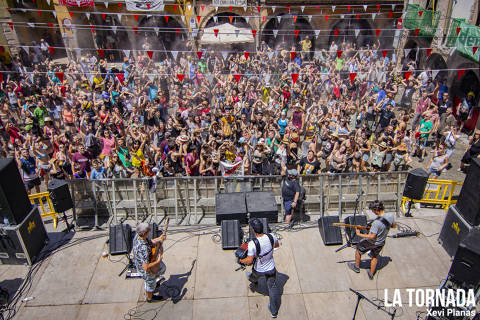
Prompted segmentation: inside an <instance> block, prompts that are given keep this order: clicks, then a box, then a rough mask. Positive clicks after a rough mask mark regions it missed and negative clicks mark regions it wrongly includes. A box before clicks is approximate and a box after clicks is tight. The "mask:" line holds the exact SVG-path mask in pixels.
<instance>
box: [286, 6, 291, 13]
mask: <svg viewBox="0 0 480 320" xmlns="http://www.w3.org/2000/svg"><path fill="white" fill-rule="evenodd" d="M287 12H288V13H290V5H288V6H287Z"/></svg>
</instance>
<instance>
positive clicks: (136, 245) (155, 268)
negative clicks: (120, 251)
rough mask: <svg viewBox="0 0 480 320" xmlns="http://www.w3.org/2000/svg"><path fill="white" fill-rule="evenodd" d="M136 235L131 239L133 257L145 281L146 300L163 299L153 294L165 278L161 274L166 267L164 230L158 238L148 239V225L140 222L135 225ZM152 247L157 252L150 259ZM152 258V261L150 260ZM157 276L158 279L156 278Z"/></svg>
mask: <svg viewBox="0 0 480 320" xmlns="http://www.w3.org/2000/svg"><path fill="white" fill-rule="evenodd" d="M136 231H137V235H136V236H135V238H134V240H133V258H134V261H135V267H136V268H137V272H138V273H140V274H141V275H142V277H143V280H144V281H145V293H146V300H147V302H152V301H154V300H164V297H162V296H160V295H155V294H153V292H154V291H155V290H157V289H158V288H159V286H160V283H161V282H162V281H163V280H164V279H165V278H164V277H163V276H162V274H164V273H165V270H166V269H167V267H166V266H165V263H163V261H162V258H163V242H164V241H165V239H166V234H165V232H164V233H162V235H161V236H160V237H158V238H155V239H152V240H149V239H148V236H149V234H150V231H151V230H150V226H149V225H148V223H145V222H142V223H139V224H138V225H137V228H136ZM152 248H155V249H156V251H155V252H158V257H157V258H156V259H152ZM152 260H153V261H152ZM157 278H158V279H157Z"/></svg>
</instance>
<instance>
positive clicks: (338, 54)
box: [337, 50, 343, 58]
mask: <svg viewBox="0 0 480 320" xmlns="http://www.w3.org/2000/svg"><path fill="white" fill-rule="evenodd" d="M342 53H343V50H337V57H338V58H340V57H341V56H342Z"/></svg>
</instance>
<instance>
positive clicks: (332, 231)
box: [318, 216, 343, 246]
mask: <svg viewBox="0 0 480 320" xmlns="http://www.w3.org/2000/svg"><path fill="white" fill-rule="evenodd" d="M338 222H340V218H339V217H338V216H324V217H321V218H320V219H318V229H319V230H320V236H321V237H322V240H323V244H324V245H326V246H333V245H337V244H343V239H342V232H341V230H340V228H339V227H334V226H333V225H332V224H333V223H338Z"/></svg>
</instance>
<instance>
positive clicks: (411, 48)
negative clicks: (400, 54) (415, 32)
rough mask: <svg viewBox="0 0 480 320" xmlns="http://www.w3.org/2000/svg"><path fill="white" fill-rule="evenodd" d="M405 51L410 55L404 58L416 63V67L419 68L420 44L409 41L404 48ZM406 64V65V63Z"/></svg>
mask: <svg viewBox="0 0 480 320" xmlns="http://www.w3.org/2000/svg"><path fill="white" fill-rule="evenodd" d="M404 49H407V51H408V54H407V55H406V56H405V57H404V59H407V60H408V61H415V63H416V65H417V66H418V60H417V58H418V56H419V54H418V50H419V49H418V44H417V43H416V42H415V41H413V40H409V41H407V43H406V44H405V46H404ZM404 64H406V63H404Z"/></svg>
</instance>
